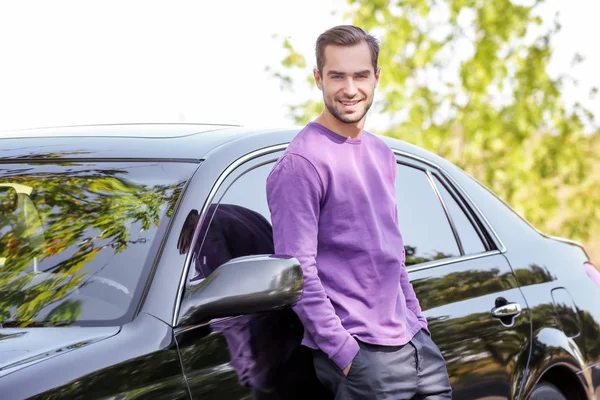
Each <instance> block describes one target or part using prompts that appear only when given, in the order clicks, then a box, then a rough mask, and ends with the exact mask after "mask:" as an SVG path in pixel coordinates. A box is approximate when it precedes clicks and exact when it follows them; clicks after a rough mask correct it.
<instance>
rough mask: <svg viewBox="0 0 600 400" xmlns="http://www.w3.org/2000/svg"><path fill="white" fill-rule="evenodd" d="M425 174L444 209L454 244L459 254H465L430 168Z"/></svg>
mask: <svg viewBox="0 0 600 400" xmlns="http://www.w3.org/2000/svg"><path fill="white" fill-rule="evenodd" d="M425 175H426V176H427V180H428V181H429V184H430V185H431V187H432V188H433V191H434V192H435V194H436V196H437V198H438V200H439V201H440V203H441V204H442V208H443V209H444V213H445V214H446V218H447V219H448V223H449V224H450V229H452V233H453V234H454V240H456V244H457V245H458V251H459V252H460V256H461V257H462V256H464V255H465V249H464V248H463V245H462V241H461V240H460V236H459V235H458V230H457V229H456V225H455V224H454V220H453V219H452V215H450V210H449V209H448V206H447V205H446V202H445V201H444V198H443V197H442V194H441V193H440V190H439V188H438V187H437V185H436V183H435V181H434V180H433V175H432V174H431V170H430V169H427V170H426V171H425Z"/></svg>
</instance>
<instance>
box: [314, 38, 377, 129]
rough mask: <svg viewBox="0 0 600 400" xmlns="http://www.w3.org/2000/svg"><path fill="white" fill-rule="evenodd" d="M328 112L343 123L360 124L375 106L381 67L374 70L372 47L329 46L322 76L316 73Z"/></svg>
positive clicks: (362, 44) (360, 45) (363, 43)
mask: <svg viewBox="0 0 600 400" xmlns="http://www.w3.org/2000/svg"><path fill="white" fill-rule="evenodd" d="M314 76H315V81H316V83H317V86H318V87H319V89H321V91H323V100H324V102H325V107H327V110H328V111H329V112H330V113H331V114H332V115H333V116H334V117H335V118H336V119H338V120H339V121H340V122H343V123H345V124H356V123H358V122H360V121H361V120H362V119H363V118H364V117H365V115H366V114H367V111H368V110H369V108H370V107H371V105H372V104H373V96H374V93H375V87H376V86H377V82H379V68H378V69H377V71H374V70H373V64H372V63H371V52H370V50H369V45H368V44H367V43H365V42H362V43H360V44H358V45H355V46H335V45H328V46H327V47H325V63H324V65H323V71H322V74H319V72H318V71H316V70H315V71H314Z"/></svg>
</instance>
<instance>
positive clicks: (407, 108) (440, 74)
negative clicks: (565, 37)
mask: <svg viewBox="0 0 600 400" xmlns="http://www.w3.org/2000/svg"><path fill="white" fill-rule="evenodd" d="M544 2H545V0H534V1H525V2H523V1H515V0H489V1H479V0H397V1H389V0H348V1H347V8H346V9H344V14H343V15H344V17H343V19H344V21H346V23H351V24H354V25H357V26H360V27H362V28H363V29H365V30H367V31H369V32H370V33H373V34H375V36H376V37H377V38H378V39H379V40H380V46H381V50H380V56H379V65H380V67H381V68H382V76H381V80H380V83H379V86H378V89H377V94H376V104H375V105H374V107H373V109H372V111H371V114H370V115H373V114H376V115H377V116H378V117H379V118H382V117H383V119H384V120H385V123H384V124H383V125H382V126H381V127H379V128H378V129H377V130H376V133H381V134H385V135H389V136H392V137H397V138H400V139H402V140H405V141H408V142H411V143H414V144H416V145H419V146H422V147H424V148H426V149H428V150H431V151H433V152H435V153H436V154H439V155H440V156H442V157H445V158H447V159H449V160H450V161H452V162H453V163H455V164H457V165H458V166H460V167H461V168H463V169H464V170H465V171H466V172H468V173H469V174H471V175H473V176H474V177H475V178H476V179H478V180H479V181H480V182H482V183H483V184H484V185H486V186H487V187H489V188H490V189H492V190H493V191H494V192H495V193H496V194H497V195H498V196H499V197H501V198H502V199H503V200H504V201H506V202H507V203H508V204H510V205H511V206H512V207H513V208H514V209H515V210H516V211H517V212H518V213H519V214H521V215H522V216H524V217H525V218H526V219H527V220H529V221H530V222H531V223H532V224H533V225H535V226H536V227H537V228H538V229H540V230H541V231H543V232H545V233H548V234H551V235H557V236H563V237H568V238H570V239H574V240H578V241H581V242H583V243H584V244H585V246H586V249H587V250H588V252H589V253H590V254H591V256H592V258H593V259H595V261H596V262H600V130H598V127H597V120H596V116H595V115H593V113H592V112H590V111H589V110H588V109H586V108H584V107H583V106H582V105H581V104H580V103H579V102H577V103H575V104H574V105H573V106H570V105H569V106H567V104H566V102H565V99H564V96H563V92H562V89H563V88H564V86H565V85H566V84H577V80H576V77H574V76H571V75H569V74H568V73H563V74H562V75H559V76H552V75H551V74H550V73H549V72H548V65H549V62H550V58H551V56H552V54H553V39H554V38H556V37H557V35H560V31H561V25H560V18H559V16H556V18H555V19H554V20H552V21H547V20H543V19H542V18H541V17H540V16H539V15H538V13H537V12H536V11H537V9H538V8H539V7H540V6H541V5H542V4H543V3H544ZM275 37H276V38H277V40H280V41H281V44H282V46H283V49H284V51H285V56H284V58H283V59H282V61H281V65H280V66H279V68H275V69H270V71H271V72H272V74H273V76H274V77H276V78H277V79H278V80H279V81H280V83H281V87H282V89H283V90H284V91H290V92H293V91H295V90H296V88H298V87H300V86H302V85H305V86H314V83H313V80H312V73H311V71H312V68H314V54H302V53H300V52H298V51H296V50H295V48H294V46H293V43H292V41H291V40H290V39H289V38H286V37H279V36H275ZM307 60H310V61H311V62H307ZM582 62H585V60H584V59H583V57H581V56H580V55H577V54H576V55H575V57H574V58H573V60H572V66H576V65H577V64H579V63H582ZM597 92H598V89H597V88H593V87H592V88H589V96H590V98H591V99H596V95H597ZM312 93H313V95H312V97H311V98H309V99H306V100H305V101H302V99H300V101H299V102H296V103H291V104H289V113H290V116H291V117H292V118H293V120H294V121H295V122H297V123H299V124H305V123H306V122H308V121H309V120H311V119H313V118H314V117H315V116H316V115H318V113H320V112H321V110H322V100H321V97H320V92H318V91H317V90H316V88H313V89H312Z"/></svg>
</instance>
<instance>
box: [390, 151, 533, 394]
mask: <svg viewBox="0 0 600 400" xmlns="http://www.w3.org/2000/svg"><path fill="white" fill-rule="evenodd" d="M447 178H448V176H447V175H445V174H444V173H443V171H441V170H439V169H438V168H436V166H435V165H432V164H429V163H424V162H420V161H418V160H415V159H412V158H410V157H404V156H399V157H398V164H397V180H396V192H397V202H398V220H399V228H400V231H401V232H402V235H403V238H404V245H405V252H406V265H407V269H408V271H409V276H410V280H411V283H412V285H413V287H414V289H415V292H416V294H417V297H418V299H419V302H420V305H421V308H422V310H423V314H424V315H425V316H426V318H427V320H428V323H429V328H430V330H431V333H432V337H433V340H434V341H435V342H436V344H437V345H438V346H439V348H440V350H441V351H442V353H443V355H444V357H445V359H446V362H447V368H448V373H449V376H450V381H451V385H452V388H453V392H454V398H460V399H482V398H494V399H512V398H515V397H517V396H518V393H519V389H520V380H521V378H522V375H523V371H524V369H525V367H526V365H527V361H528V356H529V335H530V318H529V311H528V309H527V305H526V302H525V299H524V297H523V295H522V293H521V292H520V289H519V287H518V284H517V280H516V277H515V274H514V273H513V271H512V270H511V267H510V265H509V264H508V262H507V260H506V259H505V257H504V256H503V255H502V253H501V251H500V250H501V248H499V247H500V246H501V244H500V245H499V244H498V242H497V240H495V238H494V236H493V232H490V231H489V227H488V226H486V224H485V221H484V219H483V218H481V215H478V213H477V212H476V207H474V206H473V204H470V203H469V202H468V199H467V197H466V196H464V193H462V192H460V191H459V190H457V188H456V187H454V185H453V182H452V180H451V179H447ZM519 308H520V309H521V311H520V313H519ZM503 315H504V316H503ZM502 316H503V317H502Z"/></svg>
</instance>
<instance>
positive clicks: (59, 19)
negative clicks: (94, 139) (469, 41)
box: [0, 0, 600, 135]
mask: <svg viewBox="0 0 600 400" xmlns="http://www.w3.org/2000/svg"><path fill="white" fill-rule="evenodd" d="M344 7H346V1H344V0H302V1H287V0H285V1H284V0H255V1H244V0H239V1H238V0H229V1H227V0H221V1H200V0H197V1H177V0H173V1H168V2H167V1H162V2H159V1H148V0H144V1H133V0H132V1H113V0H104V1H96V2H92V1H61V0H53V1H52V2H48V1H27V0H22V1H18V2H16V1H8V0H0V131H2V130H10V129H21V128H31V127H45V126H61V125H76V124H96V123H136V122H213V123H214V122H220V123H236V124H244V125H249V126H257V125H258V126H271V127H280V126H286V125H290V124H292V123H293V122H292V120H291V118H290V117H289V116H288V115H287V112H286V110H287V109H286V104H289V103H290V102H300V101H303V100H305V99H306V96H308V94H309V92H307V90H306V89H305V88H304V87H303V86H302V87H300V86H298V87H297V88H296V90H295V92H294V93H284V92H282V91H281V89H280V85H279V82H278V81H277V80H276V79H275V78H273V77H272V75H271V73H269V72H267V71H265V67H266V66H271V67H277V66H278V64H279V62H280V60H281V59H282V57H283V55H284V53H283V50H282V49H281V44H280V40H278V39H275V38H273V34H279V35H280V36H281V37H289V38H290V40H291V41H292V43H293V44H294V46H295V48H296V49H297V50H298V51H300V52H301V53H302V54H304V55H305V56H306V57H307V61H308V62H309V64H310V65H312V64H314V55H313V52H314V41H315V39H316V37H317V36H318V35H319V33H321V32H322V31H324V30H326V29H328V28H330V27H332V26H334V25H337V24H340V23H343V22H346V21H344V20H343V19H342V17H341V15H340V13H338V14H337V15H332V13H331V11H332V10H339V9H340V8H344ZM556 11H559V12H560V21H561V23H562V26H563V29H562V31H561V32H560V34H559V35H558V36H557V37H556V39H555V54H554V58H553V60H552V63H551V65H550V67H549V70H550V72H551V73H552V74H559V73H564V72H567V71H569V72H570V73H571V74H572V75H575V76H576V77H577V79H578V80H579V82H580V87H579V88H575V87H569V88H566V90H565V92H564V95H565V98H566V100H567V102H568V103H573V102H575V101H580V102H582V103H583V104H584V105H585V106H587V107H588V108H590V109H591V110H592V111H594V112H595V113H596V114H597V115H598V117H597V121H600V96H598V98H596V99H595V100H589V98H588V92H589V88H590V87H592V86H597V87H600V51H598V45H597V43H596V40H595V39H596V38H598V37H600V24H598V23H597V17H596V16H597V15H599V14H600V1H599V0H569V1H566V0H562V1H561V0H547V4H546V5H545V6H544V8H543V10H542V14H543V15H542V16H543V17H544V18H545V19H546V20H551V19H552V18H553V15H554V13H555V12H556ZM575 52H577V53H580V54H581V55H583V56H584V57H585V61H584V62H583V63H582V64H581V65H579V66H577V67H576V68H575V69H570V65H571V60H572V58H573V55H574V54H575ZM0 135H1V133H0Z"/></svg>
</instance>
